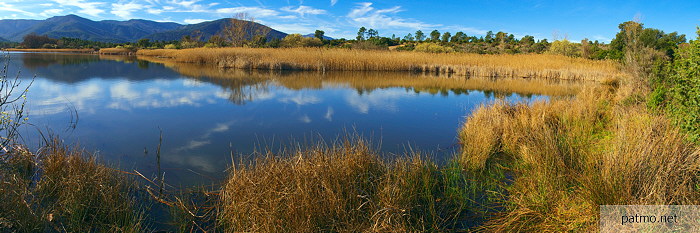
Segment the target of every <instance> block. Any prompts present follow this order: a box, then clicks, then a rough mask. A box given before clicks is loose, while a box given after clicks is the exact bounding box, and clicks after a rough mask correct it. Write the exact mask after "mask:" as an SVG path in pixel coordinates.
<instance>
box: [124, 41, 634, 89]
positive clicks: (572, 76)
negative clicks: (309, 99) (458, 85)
mask: <svg viewBox="0 0 700 233" xmlns="http://www.w3.org/2000/svg"><path fill="white" fill-rule="evenodd" d="M137 55H140V56H151V57H159V58H169V59H174V60H175V61H177V62H184V63H199V64H213V65H216V66H218V67H229V68H239V69H261V70H313V71H322V72H324V71H330V70H337V71H411V72H421V73H436V74H440V73H443V74H455V75H461V76H481V77H517V78H520V77H528V78H552V79H567V80H592V81H600V82H602V81H605V80H611V79H617V78H618V76H620V75H621V73H620V72H619V71H618V64H617V63H615V62H612V61H593V60H587V59H581V58H571V57H565V56H557V55H541V54H526V55H478V54H457V53H450V54H430V53H420V52H397V51H366V50H349V49H325V48H286V49H265V48H197V49H183V50H174V49H156V50H139V51H138V52H137Z"/></svg>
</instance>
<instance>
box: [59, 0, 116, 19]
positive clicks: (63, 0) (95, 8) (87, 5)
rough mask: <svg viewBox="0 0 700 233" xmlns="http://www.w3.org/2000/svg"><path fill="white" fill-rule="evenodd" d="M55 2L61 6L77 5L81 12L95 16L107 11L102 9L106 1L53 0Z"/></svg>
mask: <svg viewBox="0 0 700 233" xmlns="http://www.w3.org/2000/svg"><path fill="white" fill-rule="evenodd" d="M53 1H54V2H55V3H58V4H59V5H60V6H63V7H66V6H71V7H77V8H80V10H79V11H78V12H79V13H82V14H86V15H90V16H93V17H98V16H100V14H102V13H104V12H105V11H104V10H102V9H101V8H103V7H102V6H103V5H105V4H106V3H104V2H85V0H53Z"/></svg>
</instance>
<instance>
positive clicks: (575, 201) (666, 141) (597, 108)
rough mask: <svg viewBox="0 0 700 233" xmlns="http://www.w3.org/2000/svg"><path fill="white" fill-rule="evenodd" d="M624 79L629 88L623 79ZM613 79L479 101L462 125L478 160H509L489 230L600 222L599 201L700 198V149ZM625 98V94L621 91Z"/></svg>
mask: <svg viewBox="0 0 700 233" xmlns="http://www.w3.org/2000/svg"><path fill="white" fill-rule="evenodd" d="M623 89H624V88H623ZM618 91H619V90H616V89H614V88H608V87H597V88H588V89H586V90H584V91H582V92H581V93H580V94H579V95H577V96H576V97H575V98H574V99H572V100H568V99H563V100H556V99H555V100H552V101H551V102H535V103H532V104H529V105H528V104H515V105H511V104H507V103H495V104H494V106H490V107H481V108H479V109H478V110H477V111H476V112H475V113H474V114H473V115H472V116H470V117H469V118H468V119H467V122H466V123H465V125H464V128H463V129H462V131H461V132H460V139H461V141H462V143H463V150H462V155H461V157H460V162H461V163H462V164H463V166H465V167H466V168H468V169H471V170H477V171H478V170H485V169H489V168H488V167H489V166H493V164H491V163H502V161H500V160H498V159H506V160H508V161H509V162H508V164H509V168H508V169H509V170H510V171H511V172H512V173H513V174H514V179H513V181H512V184H503V185H504V186H505V187H506V188H507V189H508V195H507V196H505V197H504V200H503V201H504V203H503V208H505V211H504V212H502V213H501V214H499V215H498V216H496V217H494V218H492V219H491V220H490V222H489V223H488V224H487V225H486V226H485V228H484V229H485V230H488V231H592V230H595V229H597V228H596V227H597V214H598V212H597V211H598V206H599V205H617V204H642V205H654V204H657V205H676V204H690V205H697V204H699V203H700V202H699V200H700V190H698V188H697V187H698V185H699V183H698V180H697V176H698V174H699V172H700V150H698V148H697V147H696V146H694V145H693V144H690V143H688V142H686V141H685V140H684V139H683V138H684V136H683V135H682V134H681V133H679V131H678V129H677V128H674V127H672V126H671V125H670V123H669V122H668V120H666V119H665V118H664V117H663V116H654V115H652V114H650V113H648V112H646V109H645V108H644V107H643V106H637V105H629V104H628V103H625V102H624V101H616V100H617V99H619V97H618V93H617V92H618ZM622 99H624V98H622Z"/></svg>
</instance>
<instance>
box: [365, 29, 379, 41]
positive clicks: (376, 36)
mask: <svg viewBox="0 0 700 233" xmlns="http://www.w3.org/2000/svg"><path fill="white" fill-rule="evenodd" d="M367 37H368V39H379V31H377V30H374V29H372V28H370V29H369V30H367Z"/></svg>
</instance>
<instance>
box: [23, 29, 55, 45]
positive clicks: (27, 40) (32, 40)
mask: <svg viewBox="0 0 700 233" xmlns="http://www.w3.org/2000/svg"><path fill="white" fill-rule="evenodd" d="M22 39H23V40H22V44H21V45H22V46H23V47H25V48H30V49H35V48H42V47H44V45H51V44H53V45H55V44H57V43H58V40H56V39H52V38H49V36H47V35H43V36H40V35H37V34H36V33H31V34H28V35H26V36H24V37H23V38H22Z"/></svg>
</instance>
